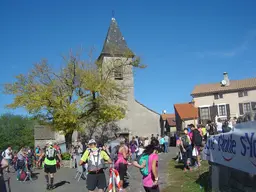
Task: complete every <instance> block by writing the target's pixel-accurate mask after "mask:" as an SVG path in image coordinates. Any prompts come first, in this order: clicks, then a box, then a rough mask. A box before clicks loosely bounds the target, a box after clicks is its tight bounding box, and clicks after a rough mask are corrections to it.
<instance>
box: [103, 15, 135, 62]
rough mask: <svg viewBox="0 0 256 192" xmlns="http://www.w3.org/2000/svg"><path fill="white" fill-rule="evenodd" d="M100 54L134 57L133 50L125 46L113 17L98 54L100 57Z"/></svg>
mask: <svg viewBox="0 0 256 192" xmlns="http://www.w3.org/2000/svg"><path fill="white" fill-rule="evenodd" d="M102 56H113V57H115V56H125V57H134V54H133V52H132V51H131V50H130V49H129V48H128V46H127V43H126V41H125V39H124V37H123V35H122V33H121V31H120V29H119V27H118V25H117V22H116V19H115V18H112V19H111V23H110V26H109V29H108V33H107V37H106V39H105V42H104V45H103V49H102V51H101V54H100V58H101V57H102Z"/></svg>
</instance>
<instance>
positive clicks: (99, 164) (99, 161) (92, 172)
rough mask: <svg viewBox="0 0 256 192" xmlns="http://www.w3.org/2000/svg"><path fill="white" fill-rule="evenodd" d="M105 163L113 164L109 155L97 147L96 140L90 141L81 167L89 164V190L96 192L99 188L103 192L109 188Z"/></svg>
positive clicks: (99, 191) (81, 161)
mask: <svg viewBox="0 0 256 192" xmlns="http://www.w3.org/2000/svg"><path fill="white" fill-rule="evenodd" d="M105 161H106V162H107V163H109V164H111V163H112V161H111V159H110V157H109V156H108V154H107V153H106V152H105V151H104V150H102V149H101V148H98V147H97V143H96V141H95V140H94V139H91V140H89V142H88V149H87V150H86V151H85V152H84V154H83V156H82V158H81V160H80V163H79V165H80V166H82V165H83V164H85V163H86V162H88V175H87V180H86V182H87V189H88V190H89V191H94V190H95V189H96V188H98V192H103V191H104V189H105V188H106V187H107V182H106V176H105V173H104V168H105Z"/></svg>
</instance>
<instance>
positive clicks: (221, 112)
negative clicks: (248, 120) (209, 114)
mask: <svg viewBox="0 0 256 192" xmlns="http://www.w3.org/2000/svg"><path fill="white" fill-rule="evenodd" d="M218 114H219V116H227V109H226V105H219V106H218Z"/></svg>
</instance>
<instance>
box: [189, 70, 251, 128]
mask: <svg viewBox="0 0 256 192" xmlns="http://www.w3.org/2000/svg"><path fill="white" fill-rule="evenodd" d="M191 96H192V97H193V101H194V103H195V106H196V107H198V113H199V121H200V123H202V124H206V122H207V121H208V120H211V121H216V120H217V119H218V118H220V119H223V120H224V119H229V118H233V117H239V116H242V115H244V114H246V113H250V112H252V111H253V110H256V78H248V79H241V80H230V79H229V76H228V73H226V72H224V73H223V80H221V81H220V83H209V84H202V85H196V86H195V87H194V89H193V91H192V93H191Z"/></svg>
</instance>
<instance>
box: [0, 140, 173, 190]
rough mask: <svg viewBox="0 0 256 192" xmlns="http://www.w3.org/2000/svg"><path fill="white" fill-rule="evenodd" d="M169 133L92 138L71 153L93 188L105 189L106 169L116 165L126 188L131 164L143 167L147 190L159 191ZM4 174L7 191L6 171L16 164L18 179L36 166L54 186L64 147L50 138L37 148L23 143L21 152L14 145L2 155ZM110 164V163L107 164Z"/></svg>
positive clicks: (48, 185) (121, 186) (49, 185)
mask: <svg viewBox="0 0 256 192" xmlns="http://www.w3.org/2000/svg"><path fill="white" fill-rule="evenodd" d="M168 146H169V137H168V136H163V137H161V136H159V135H156V137H155V136H154V135H152V136H151V139H149V138H147V137H145V138H139V137H133V138H132V139H131V141H128V139H127V138H124V137H122V136H120V137H118V138H117V139H116V140H114V141H112V142H109V143H108V144H104V145H102V144H100V143H97V142H96V141H95V140H94V139H91V140H89V141H88V143H87V145H86V146H85V147H84V146H83V145H81V143H80V145H75V146H72V149H71V151H70V152H71V156H72V160H73V167H75V166H83V168H84V169H86V172H87V177H86V180H87V188H88V190H89V191H95V190H96V189H98V191H99V192H101V191H102V192H103V191H104V190H105V189H106V188H108V186H107V181H106V177H105V169H106V168H107V167H111V168H114V169H115V170H117V171H118V174H119V177H120V182H119V183H118V185H117V187H118V191H125V189H124V183H125V182H126V180H127V179H128V177H127V168H128V166H135V167H136V168H138V169H140V172H141V175H142V185H143V186H144V189H145V191H146V192H157V191H159V186H158V154H159V153H161V152H165V153H167V152H168ZM77 155H80V159H77V158H76V157H77ZM0 157H1V159H0V162H1V169H0V176H1V178H2V179H1V182H0V185H1V186H0V187H2V188H3V189H2V188H1V192H2V191H3V192H5V191H6V187H5V183H4V178H3V175H4V174H3V173H4V170H5V171H6V172H10V169H11V168H13V169H15V171H16V172H17V180H20V181H24V179H27V177H26V176H28V175H29V176H31V175H32V171H33V168H38V169H41V168H43V169H44V172H45V180H46V189H47V190H52V189H53V188H54V174H55V173H56V172H57V167H58V164H59V165H61V164H62V156H61V149H60V147H59V146H58V145H57V143H55V144H53V143H51V142H48V143H47V144H46V146H44V147H43V148H40V146H36V147H35V148H34V149H32V148H29V147H26V148H25V147H22V148H21V149H20V150H19V151H18V152H16V151H13V150H12V148H11V147H8V148H7V149H6V150H4V151H3V152H2V153H1V155H0ZM107 165H109V166H107Z"/></svg>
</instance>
